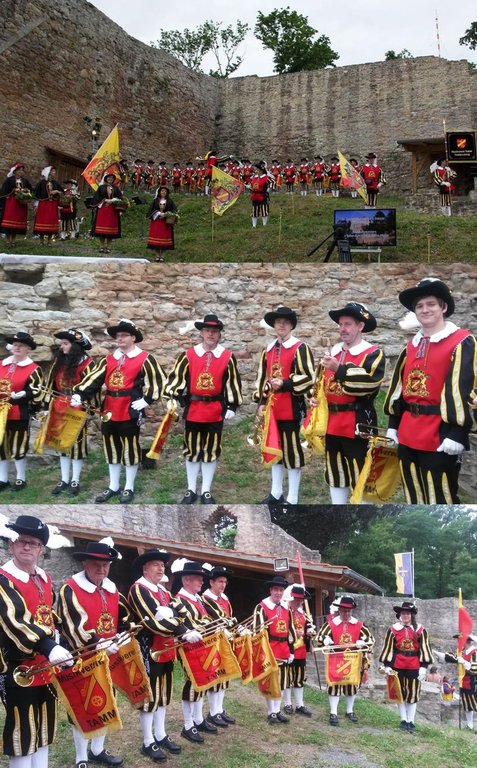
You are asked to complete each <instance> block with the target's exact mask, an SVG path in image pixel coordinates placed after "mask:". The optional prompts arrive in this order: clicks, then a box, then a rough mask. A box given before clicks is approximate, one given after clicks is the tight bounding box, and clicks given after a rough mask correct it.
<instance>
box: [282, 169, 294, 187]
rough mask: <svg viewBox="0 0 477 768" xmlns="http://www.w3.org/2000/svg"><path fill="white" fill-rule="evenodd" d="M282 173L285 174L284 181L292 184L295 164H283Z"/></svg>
mask: <svg viewBox="0 0 477 768" xmlns="http://www.w3.org/2000/svg"><path fill="white" fill-rule="evenodd" d="M283 175H284V176H285V181H286V183H287V184H293V182H294V181H295V166H294V165H287V166H285V168H284V171H283Z"/></svg>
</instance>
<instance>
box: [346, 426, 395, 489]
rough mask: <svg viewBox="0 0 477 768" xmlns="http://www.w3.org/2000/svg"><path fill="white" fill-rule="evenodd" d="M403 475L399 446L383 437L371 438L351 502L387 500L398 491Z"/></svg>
mask: <svg viewBox="0 0 477 768" xmlns="http://www.w3.org/2000/svg"><path fill="white" fill-rule="evenodd" d="M400 479H401V475H400V470H399V459H398V454H397V448H396V446H394V445H390V444H389V441H387V440H386V439H383V438H381V437H378V436H376V437H371V438H370V440H369V446H368V452H367V454H366V460H365V462H364V465H363V469H362V470H361V472H360V474H359V477H358V482H357V483H356V486H355V488H354V491H353V493H352V495H351V498H350V502H351V504H360V503H361V502H362V501H370V502H385V501H389V499H391V498H392V497H393V496H394V494H395V493H396V491H397V489H398V486H399V483H400Z"/></svg>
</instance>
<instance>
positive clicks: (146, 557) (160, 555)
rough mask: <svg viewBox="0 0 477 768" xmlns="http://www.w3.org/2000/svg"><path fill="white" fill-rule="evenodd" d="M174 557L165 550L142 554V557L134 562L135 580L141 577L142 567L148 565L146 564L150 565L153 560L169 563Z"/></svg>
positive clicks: (147, 550)
mask: <svg viewBox="0 0 477 768" xmlns="http://www.w3.org/2000/svg"><path fill="white" fill-rule="evenodd" d="M171 557H172V555H171V553H170V552H166V550H165V549H157V548H155V549H146V551H145V552H143V553H142V555H139V556H138V557H136V559H135V560H133V562H132V572H133V575H134V576H135V578H137V575H139V576H140V575H141V573H142V567H143V565H146V563H150V562H152V561H153V560H160V561H161V562H162V563H164V564H165V563H167V562H168V561H169V560H170V559H171Z"/></svg>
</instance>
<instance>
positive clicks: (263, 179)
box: [250, 160, 270, 228]
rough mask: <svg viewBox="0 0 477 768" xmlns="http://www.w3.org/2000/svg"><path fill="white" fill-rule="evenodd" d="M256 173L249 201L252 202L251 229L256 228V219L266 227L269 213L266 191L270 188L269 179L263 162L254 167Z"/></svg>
mask: <svg viewBox="0 0 477 768" xmlns="http://www.w3.org/2000/svg"><path fill="white" fill-rule="evenodd" d="M256 167H257V169H258V172H257V173H256V174H255V176H253V178H252V180H251V182H250V184H251V187H250V188H251V200H252V227H254V228H255V227H256V226H257V222H258V217H259V216H260V217H261V219H262V224H263V226H264V227H266V225H267V222H268V215H269V213H270V206H269V201H270V195H269V193H268V189H269V186H270V177H269V175H268V173H267V166H266V164H265V161H263V160H262V161H261V162H260V163H257V165H256Z"/></svg>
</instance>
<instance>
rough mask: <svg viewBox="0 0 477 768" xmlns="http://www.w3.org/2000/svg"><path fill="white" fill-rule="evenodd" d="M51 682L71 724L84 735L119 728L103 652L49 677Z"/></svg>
mask: <svg viewBox="0 0 477 768" xmlns="http://www.w3.org/2000/svg"><path fill="white" fill-rule="evenodd" d="M51 682H52V683H53V685H54V686H55V689H56V692H57V694H58V698H60V699H61V701H62V702H63V704H64V706H65V709H66V711H67V712H68V714H69V715H70V717H71V719H72V720H73V723H74V725H75V726H76V727H77V728H78V730H79V731H81V733H82V734H83V735H84V736H89V735H90V734H94V735H95V736H101V735H103V734H106V733H108V732H110V733H113V732H114V731H119V730H121V728H122V727H123V726H122V723H121V717H120V715H119V710H118V706H117V703H116V698H115V696H114V691H113V684H112V681H111V675H110V673H109V664H108V658H107V656H106V653H105V652H104V651H99V652H98V653H95V654H93V655H92V656H90V657H89V658H88V659H81V661H80V662H78V663H77V664H75V666H74V667H71V668H70V669H65V670H64V671H62V672H58V673H54V674H52V676H51Z"/></svg>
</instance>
